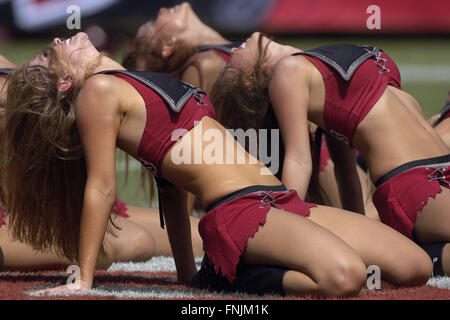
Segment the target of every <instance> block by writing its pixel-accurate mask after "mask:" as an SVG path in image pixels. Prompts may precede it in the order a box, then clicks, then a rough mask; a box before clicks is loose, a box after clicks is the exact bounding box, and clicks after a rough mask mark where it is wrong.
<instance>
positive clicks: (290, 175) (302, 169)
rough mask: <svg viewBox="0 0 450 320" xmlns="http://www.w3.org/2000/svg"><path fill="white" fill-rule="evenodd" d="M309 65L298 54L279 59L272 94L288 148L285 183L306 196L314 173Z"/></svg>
mask: <svg viewBox="0 0 450 320" xmlns="http://www.w3.org/2000/svg"><path fill="white" fill-rule="evenodd" d="M308 71H309V70H308V67H307V66H306V65H305V64H304V63H303V62H302V61H301V60H300V59H298V58H297V57H286V58H282V59H281V61H280V62H278V64H277V66H276V67H275V70H274V72H273V75H272V79H271V81H270V85H269V95H270V99H271V102H272V105H273V109H274V112H275V115H276V117H277V121H278V124H279V127H280V130H281V136H282V139H283V143H284V148H285V157H284V162H283V174H282V178H281V180H282V182H283V183H284V184H285V185H286V187H287V188H289V189H294V190H296V191H297V193H298V194H299V196H300V198H302V199H305V196H306V192H307V190H308V186H309V180H310V179H311V172H312V160H311V151H310V150H311V149H310V145H309V132H308V125H307V120H308V105H309V87H310V86H309V75H310V73H309V72H308Z"/></svg>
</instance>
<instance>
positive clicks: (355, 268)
mask: <svg viewBox="0 0 450 320" xmlns="http://www.w3.org/2000/svg"><path fill="white" fill-rule="evenodd" d="M366 278H367V275H366V268H365V265H364V263H362V261H345V262H339V263H338V264H334V265H331V266H329V268H328V270H326V271H325V272H324V273H323V275H322V276H321V277H320V278H319V279H318V285H319V287H320V290H321V291H322V292H323V294H324V295H331V296H337V297H343V296H352V295H356V294H358V292H359V291H360V290H361V289H362V288H363V286H364V285H365V282H366Z"/></svg>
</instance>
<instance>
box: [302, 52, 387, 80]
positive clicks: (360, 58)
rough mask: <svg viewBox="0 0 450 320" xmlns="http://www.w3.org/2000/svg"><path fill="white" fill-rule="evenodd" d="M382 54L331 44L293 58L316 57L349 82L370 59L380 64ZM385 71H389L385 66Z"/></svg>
mask: <svg viewBox="0 0 450 320" xmlns="http://www.w3.org/2000/svg"><path fill="white" fill-rule="evenodd" d="M380 54H381V53H380V49H379V48H376V47H372V46H366V45H361V46H357V45H353V44H331V45H327V46H322V47H318V48H314V49H310V50H306V51H302V52H297V53H294V54H293V56H296V55H307V56H311V57H315V58H317V59H319V60H321V61H322V62H324V63H326V64H328V65H329V66H331V67H332V68H333V69H335V70H336V71H337V72H338V73H339V74H340V75H341V77H342V78H343V79H344V80H346V81H349V80H350V79H351V78H352V76H353V74H354V73H355V71H356V69H358V67H359V66H360V65H361V64H362V63H363V62H364V61H366V60H367V59H369V58H374V59H375V60H376V61H377V62H378V61H379V60H380V59H381V58H380ZM381 60H383V59H381ZM385 63H386V62H385ZM383 69H384V70H387V69H386V68H385V67H384V66H383Z"/></svg>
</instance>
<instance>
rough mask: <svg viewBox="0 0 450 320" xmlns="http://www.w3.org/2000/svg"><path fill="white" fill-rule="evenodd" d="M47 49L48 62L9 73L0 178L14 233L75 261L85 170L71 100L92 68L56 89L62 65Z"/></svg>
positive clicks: (42, 248) (35, 245)
mask: <svg viewBox="0 0 450 320" xmlns="http://www.w3.org/2000/svg"><path fill="white" fill-rule="evenodd" d="M49 51H50V53H51V57H52V61H56V62H54V63H52V64H50V66H49V67H48V68H46V67H43V66H30V65H25V66H21V67H18V68H17V69H15V70H14V71H13V72H12V73H11V74H10V75H9V77H8V80H7V81H8V89H7V101H6V106H5V117H6V119H5V120H6V123H5V130H4V132H3V137H2V139H1V150H2V152H1V153H0V181H1V182H2V185H3V192H4V202H5V203H4V205H5V209H6V211H7V212H8V213H10V218H9V225H10V227H11V228H10V232H11V235H12V237H13V239H15V240H19V241H22V242H25V243H27V244H29V245H30V246H32V247H33V248H34V249H37V250H40V251H44V250H49V249H51V250H56V252H57V253H58V254H61V255H64V256H66V257H67V258H68V259H69V260H71V261H76V260H77V259H78V245H79V231H80V220H81V212H82V206H83V196H84V188H85V184H86V179H87V172H86V163H85V160H84V156H83V150H82V146H81V139H80V136H79V133H78V130H77V126H76V122H75V104H76V98H77V95H78V93H79V91H80V90H81V87H82V84H83V83H84V81H85V79H87V77H89V76H90V74H91V73H92V72H91V71H88V72H87V74H86V78H85V79H81V80H80V81H78V82H77V81H76V80H75V77H72V79H73V81H74V82H73V85H72V87H71V88H70V89H69V90H68V91H66V92H61V91H58V89H57V83H58V79H59V75H60V74H61V71H62V69H63V68H64V67H65V66H66V65H65V64H64V63H63V62H62V61H59V60H58V57H57V55H56V53H55V52H54V51H53V50H52V49H51V48H50V49H49ZM97 63H99V61H97ZM93 67H94V64H93V65H92V70H93ZM90 69H91V68H90ZM69 70H70V69H69ZM102 253H104V251H103V250H102Z"/></svg>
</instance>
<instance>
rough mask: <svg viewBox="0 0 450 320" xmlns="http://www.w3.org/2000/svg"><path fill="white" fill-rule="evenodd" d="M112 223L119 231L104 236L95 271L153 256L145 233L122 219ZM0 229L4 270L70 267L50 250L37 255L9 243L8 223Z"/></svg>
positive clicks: (148, 237)
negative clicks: (122, 262)
mask: <svg viewBox="0 0 450 320" xmlns="http://www.w3.org/2000/svg"><path fill="white" fill-rule="evenodd" d="M114 221H115V224H116V225H118V226H119V227H120V228H122V230H116V229H114V230H115V231H114V233H115V234H116V235H117V236H118V237H114V236H113V235H112V234H109V233H107V234H106V236H105V241H104V247H105V253H106V255H101V256H100V257H99V260H98V262H97V268H100V269H106V268H108V267H109V266H110V265H111V264H112V263H113V262H116V261H144V260H148V259H150V258H151V256H152V253H153V242H152V238H151V237H150V236H149V235H148V232H147V231H146V230H145V229H144V228H142V227H140V226H138V225H136V224H134V223H132V222H131V221H126V219H125V218H122V217H115V218H114ZM6 223H7V224H6V225H4V226H2V227H1V228H0V244H1V248H2V251H3V255H4V260H5V261H4V264H5V266H4V269H6V270H42V269H48V268H61V267H65V266H68V265H71V264H76V263H74V262H71V261H69V260H68V259H66V258H65V257H61V256H59V255H57V254H56V253H54V252H52V251H51V250H47V251H45V252H40V251H36V250H33V249H32V248H31V247H30V246H29V245H26V244H25V243H22V242H19V241H12V240H11V239H10V237H9V234H8V221H7V219H6Z"/></svg>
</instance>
